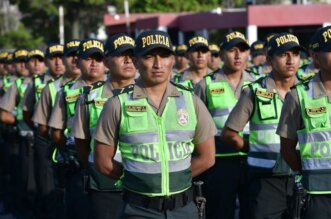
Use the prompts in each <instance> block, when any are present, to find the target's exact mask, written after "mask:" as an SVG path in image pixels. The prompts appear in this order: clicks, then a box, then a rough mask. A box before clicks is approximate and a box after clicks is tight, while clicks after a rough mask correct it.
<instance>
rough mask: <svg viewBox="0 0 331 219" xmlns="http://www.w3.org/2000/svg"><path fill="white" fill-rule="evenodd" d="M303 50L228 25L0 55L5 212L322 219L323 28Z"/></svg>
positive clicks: (329, 126)
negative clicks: (211, 34) (252, 37)
mask: <svg viewBox="0 0 331 219" xmlns="http://www.w3.org/2000/svg"><path fill="white" fill-rule="evenodd" d="M304 52H306V53H308V52H307V50H306V49H305V48H303V47H302V46H301V45H300V43H299V40H298V38H297V36H295V35H293V34H290V33H272V34H269V35H268V36H267V37H266V39H265V40H264V41H256V42H254V43H253V44H252V45H251V46H249V44H248V42H247V40H246V38H245V36H244V35H243V34H242V33H240V32H237V31H234V32H231V33H228V34H226V35H225V36H224V37H223V38H222V39H221V41H220V42H219V43H218V44H211V43H209V42H208V40H207V39H206V38H204V37H203V36H193V37H192V38H190V39H189V40H188V41H187V44H182V45H178V46H177V47H176V48H175V50H174V49H173V46H172V43H171V40H170V38H169V35H168V34H167V33H166V32H162V31H144V32H142V33H141V34H140V35H138V36H137V38H136V39H135V40H134V39H132V38H131V37H130V36H128V35H126V34H122V33H119V34H116V35H113V36H112V37H110V38H109V39H108V40H107V42H106V43H105V44H104V43H103V42H101V41H99V40H97V39H87V40H83V41H80V40H76V39H73V40H70V41H68V42H66V43H65V45H60V44H50V45H49V46H48V47H47V49H46V51H45V53H44V52H43V51H41V50H38V49H34V50H30V51H28V50H25V49H17V50H15V51H14V52H12V53H10V52H1V53H0V73H1V80H0V88H1V92H0V95H1V97H0V120H1V127H0V129H1V138H0V142H1V148H0V151H1V153H0V156H1V160H0V164H1V168H0V177H1V179H0V184H1V186H0V188H1V189H0V201H1V202H3V204H4V208H5V211H8V212H11V213H14V214H16V216H17V217H18V218H36V219H42V218H43V219H46V218H49V219H57V218H60V219H61V218H68V219H69V218H70V219H71V218H79V219H83V218H93V219H94V218H96V219H108V218H109V219H110V218H132V219H134V218H176V219H177V218H208V219H209V218H210V219H214V218H226V219H232V218H241V219H242V218H249V219H259V218H261V219H263V218H322V219H324V218H331V153H330V151H331V148H330V144H331V143H330V142H329V139H330V138H331V137H330V136H331V135H330V131H331V123H330V118H331V117H330V110H331V108H330V107H329V105H330V102H331V101H330V100H331V95H330V93H331V85H330V81H331V27H330V26H328V27H324V28H319V29H318V30H317V31H316V33H315V34H314V35H313V36H312V38H311V41H310V44H309V54H310V59H309V60H308V61H303V60H300V55H301V54H302V53H304ZM249 57H250V62H248V59H249ZM137 75H138V76H139V77H137ZM287 94H288V95H287ZM283 105H284V106H283ZM277 127H278V128H277ZM297 142H298V144H297ZM196 180H201V181H203V182H204V184H203V185H202V192H203V195H204V197H205V198H206V203H205V206H204V205H199V206H197V203H196V189H195V188H194V186H192V184H193V181H196ZM299 185H302V188H303V190H300V189H301V188H300V189H298V186H299ZM298 191H300V192H301V191H304V193H300V194H299V192H298ZM299 198H300V199H299ZM200 204H201V203H200ZM204 207H205V209H202V208H204ZM236 211H237V213H236Z"/></svg>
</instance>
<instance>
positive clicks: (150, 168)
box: [123, 156, 191, 174]
mask: <svg viewBox="0 0 331 219" xmlns="http://www.w3.org/2000/svg"><path fill="white" fill-rule="evenodd" d="M190 166H191V156H189V157H188V158H186V159H183V160H176V161H169V172H178V171H182V170H186V169H188V168H190ZM123 167H124V169H125V170H126V171H129V172H136V173H146V174H158V173H161V163H160V162H158V163H155V162H151V163H146V162H139V161H134V160H129V159H125V160H123Z"/></svg>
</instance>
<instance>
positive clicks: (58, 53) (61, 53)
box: [46, 51, 63, 58]
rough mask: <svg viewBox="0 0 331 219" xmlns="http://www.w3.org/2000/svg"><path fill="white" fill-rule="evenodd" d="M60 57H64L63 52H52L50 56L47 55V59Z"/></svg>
mask: <svg viewBox="0 0 331 219" xmlns="http://www.w3.org/2000/svg"><path fill="white" fill-rule="evenodd" d="M58 55H61V56H63V52H60V51H59V52H52V53H50V54H47V55H46V58H50V57H53V56H58Z"/></svg>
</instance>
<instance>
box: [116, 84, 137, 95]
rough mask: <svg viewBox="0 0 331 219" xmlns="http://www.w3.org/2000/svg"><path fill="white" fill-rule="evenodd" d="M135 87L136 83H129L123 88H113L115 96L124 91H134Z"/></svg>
mask: <svg viewBox="0 0 331 219" xmlns="http://www.w3.org/2000/svg"><path fill="white" fill-rule="evenodd" d="M133 88H134V84H129V85H127V86H125V87H123V88H119V89H113V90H112V92H113V96H118V95H120V94H123V93H129V92H131V91H133Z"/></svg>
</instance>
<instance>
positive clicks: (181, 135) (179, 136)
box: [166, 130, 195, 141]
mask: <svg viewBox="0 0 331 219" xmlns="http://www.w3.org/2000/svg"><path fill="white" fill-rule="evenodd" d="M194 134H195V131H194V130H192V131H190V130H185V131H184V130H176V131H167V132H166V140H167V141H188V140H191V139H193V137H194Z"/></svg>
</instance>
